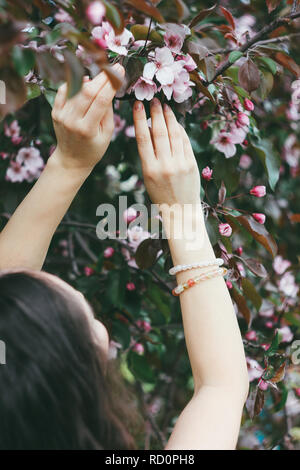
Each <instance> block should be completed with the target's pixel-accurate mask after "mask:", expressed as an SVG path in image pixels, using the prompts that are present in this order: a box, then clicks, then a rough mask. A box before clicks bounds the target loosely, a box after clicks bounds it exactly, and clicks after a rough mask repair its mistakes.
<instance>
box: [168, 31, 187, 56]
mask: <svg viewBox="0 0 300 470" xmlns="http://www.w3.org/2000/svg"><path fill="white" fill-rule="evenodd" d="M164 41H165V44H166V46H167V47H168V48H169V49H170V50H171V51H172V52H174V54H178V53H179V52H180V51H181V49H182V46H183V42H184V38H183V37H182V36H181V35H179V34H176V33H173V32H171V31H167V32H166V33H165V35H164Z"/></svg>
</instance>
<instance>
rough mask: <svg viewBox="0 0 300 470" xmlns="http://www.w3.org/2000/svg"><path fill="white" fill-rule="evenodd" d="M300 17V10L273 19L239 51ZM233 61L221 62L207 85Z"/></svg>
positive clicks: (246, 48)
mask: <svg viewBox="0 0 300 470" xmlns="http://www.w3.org/2000/svg"><path fill="white" fill-rule="evenodd" d="M299 17H300V11H298V12H294V13H290V14H289V15H287V16H281V17H279V18H276V19H275V20H274V21H272V22H271V23H270V24H268V25H266V26H264V27H263V28H262V30H261V31H259V32H258V33H257V34H255V36H253V38H251V39H250V40H249V41H247V42H246V43H245V44H243V45H242V46H241V47H240V48H238V49H236V50H237V51H240V52H243V53H244V52H246V51H247V50H248V49H250V47H251V46H253V45H254V44H256V43H257V42H259V41H260V40H261V39H262V38H263V37H264V36H265V35H266V34H269V33H271V32H272V31H274V30H275V29H277V28H278V27H279V26H282V25H285V24H286V23H288V22H290V21H292V20H295V19H296V18H299ZM231 65H232V64H231V62H230V61H229V59H227V60H226V61H225V62H224V63H223V64H221V65H220V66H219V67H218V68H217V70H216V73H215V74H214V76H213V78H212V79H211V80H209V81H207V82H206V85H209V84H210V83H213V82H214V81H215V79H216V78H217V77H218V76H219V75H222V74H223V73H224V72H225V71H226V70H227V69H228V68H229V67H230V66H231Z"/></svg>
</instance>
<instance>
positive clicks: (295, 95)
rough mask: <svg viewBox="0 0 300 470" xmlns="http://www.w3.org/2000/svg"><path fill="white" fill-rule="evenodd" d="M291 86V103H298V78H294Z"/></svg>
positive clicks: (299, 91)
mask: <svg viewBox="0 0 300 470" xmlns="http://www.w3.org/2000/svg"><path fill="white" fill-rule="evenodd" d="M291 88H292V89H293V90H294V92H293V93H292V103H293V104H294V105H298V104H300V80H295V81H294V82H293V83H292V85H291Z"/></svg>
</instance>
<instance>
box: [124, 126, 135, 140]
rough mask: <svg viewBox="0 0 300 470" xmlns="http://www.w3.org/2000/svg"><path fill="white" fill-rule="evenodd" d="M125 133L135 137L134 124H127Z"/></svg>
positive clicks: (131, 137) (127, 135) (132, 137)
mask: <svg viewBox="0 0 300 470" xmlns="http://www.w3.org/2000/svg"><path fill="white" fill-rule="evenodd" d="M125 135H126V137H129V138H130V139H134V138H135V128H134V126H127V127H126V129H125Z"/></svg>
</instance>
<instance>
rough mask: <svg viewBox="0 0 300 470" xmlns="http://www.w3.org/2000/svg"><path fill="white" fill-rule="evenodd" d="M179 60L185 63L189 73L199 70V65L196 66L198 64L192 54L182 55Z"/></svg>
mask: <svg viewBox="0 0 300 470" xmlns="http://www.w3.org/2000/svg"><path fill="white" fill-rule="evenodd" d="M177 59H178V60H181V61H183V62H184V68H185V69H186V70H187V71H188V72H192V71H193V70H195V69H196V68H197V64H196V62H195V61H194V59H193V57H192V56H191V55H190V54H186V55H180V56H178V57H177Z"/></svg>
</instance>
